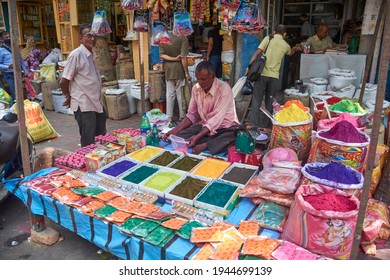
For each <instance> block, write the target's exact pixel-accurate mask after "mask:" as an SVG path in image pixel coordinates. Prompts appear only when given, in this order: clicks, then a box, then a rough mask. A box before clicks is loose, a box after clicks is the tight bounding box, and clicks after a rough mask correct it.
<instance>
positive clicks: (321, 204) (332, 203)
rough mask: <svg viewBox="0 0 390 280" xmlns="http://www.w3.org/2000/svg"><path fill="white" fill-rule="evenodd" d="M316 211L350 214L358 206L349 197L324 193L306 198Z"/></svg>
mask: <svg viewBox="0 0 390 280" xmlns="http://www.w3.org/2000/svg"><path fill="white" fill-rule="evenodd" d="M304 199H305V201H307V202H308V203H310V204H311V206H313V208H314V209H316V210H320V211H337V212H348V211H352V210H355V209H356V207H357V206H356V204H355V203H354V202H353V201H351V200H350V199H349V198H348V197H345V196H341V195H337V194H334V193H323V194H318V195H310V196H306V197H304Z"/></svg>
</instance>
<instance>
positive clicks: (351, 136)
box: [319, 121, 367, 143]
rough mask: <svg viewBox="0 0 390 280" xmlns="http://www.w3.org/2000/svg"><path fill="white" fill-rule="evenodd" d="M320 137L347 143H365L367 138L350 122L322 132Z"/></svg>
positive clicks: (338, 124)
mask: <svg viewBox="0 0 390 280" xmlns="http://www.w3.org/2000/svg"><path fill="white" fill-rule="evenodd" d="M319 135H320V136H321V137H324V138H328V139H332V140H337V141H342V142H345V143H365V142H367V139H366V137H365V136H364V135H363V134H360V133H359V132H358V130H357V129H356V128H355V127H354V126H353V125H352V124H351V123H350V122H348V121H341V122H339V123H336V124H335V125H334V126H333V127H332V128H331V129H329V130H328V131H325V132H320V133H319Z"/></svg>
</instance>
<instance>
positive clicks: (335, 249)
mask: <svg viewBox="0 0 390 280" xmlns="http://www.w3.org/2000/svg"><path fill="white" fill-rule="evenodd" d="M324 193H333V194H337V195H340V196H346V197H348V198H349V199H350V200H351V201H352V202H354V203H355V205H356V209H354V210H351V211H348V212H336V211H318V210H316V209H314V208H313V207H312V206H311V204H309V203H308V202H307V201H305V199H304V197H306V196H312V195H319V194H324ZM358 209H359V201H358V199H357V198H356V197H353V196H352V197H349V196H348V194H347V193H345V192H343V191H341V190H337V189H334V188H330V187H326V186H323V185H319V184H312V185H301V186H300V187H299V188H298V190H297V191H296V193H295V200H294V202H293V204H292V206H291V208H290V214H289V216H288V218H287V222H286V224H285V226H284V229H283V233H282V236H281V237H282V239H284V240H287V241H290V242H293V243H295V244H297V245H299V246H301V247H303V248H305V249H307V250H309V251H311V252H315V253H317V254H320V255H324V256H327V257H330V258H337V259H348V257H349V254H350V252H351V247H352V242H353V233H354V231H355V226H356V219H357V214H358Z"/></svg>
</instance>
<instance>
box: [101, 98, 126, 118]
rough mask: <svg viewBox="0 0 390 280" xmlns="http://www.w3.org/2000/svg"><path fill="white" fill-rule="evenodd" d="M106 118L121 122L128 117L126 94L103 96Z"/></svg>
mask: <svg viewBox="0 0 390 280" xmlns="http://www.w3.org/2000/svg"><path fill="white" fill-rule="evenodd" d="M104 96H105V99H106V102H107V116H108V118H110V119H113V120H123V119H126V118H128V117H130V112H129V103H128V100H127V94H126V93H125V92H124V93H121V94H105V95H104Z"/></svg>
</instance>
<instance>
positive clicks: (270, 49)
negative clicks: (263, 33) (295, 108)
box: [249, 24, 299, 128]
mask: <svg viewBox="0 0 390 280" xmlns="http://www.w3.org/2000/svg"><path fill="white" fill-rule="evenodd" d="M284 36H286V27H285V26H284V25H282V24H280V25H278V26H277V27H276V28H275V34H274V35H273V38H272V39H270V37H269V36H267V37H265V38H264V39H263V40H262V41H261V43H260V45H259V48H258V49H257V51H256V52H255V53H254V54H253V56H252V58H251V60H250V62H249V64H250V63H252V61H254V60H255V58H256V57H257V56H258V55H259V54H261V53H262V52H263V50H264V49H266V56H267V60H266V63H265V66H264V69H263V72H262V73H261V76H260V79H258V80H257V81H256V82H255V85H254V87H253V96H252V107H251V114H250V125H251V126H260V106H261V104H262V102H263V97H264V96H265V108H266V109H267V110H268V111H269V112H270V113H271V114H272V112H273V107H272V100H271V96H274V97H275V93H276V89H277V86H278V84H279V70H280V65H281V63H282V59H283V57H284V55H292V54H293V53H295V52H296V51H297V50H298V49H299V45H296V46H295V47H293V48H292V49H291V48H290V46H289V45H288V44H287V43H286V41H285V40H284ZM271 126H272V123H271V120H270V119H269V118H268V117H265V119H264V127H265V128H271Z"/></svg>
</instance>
